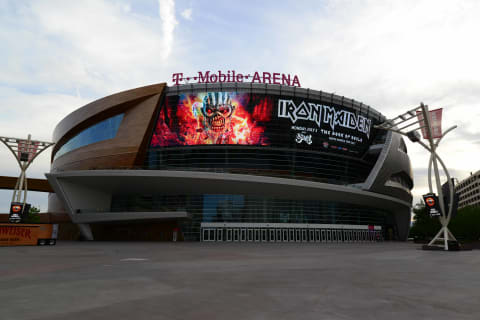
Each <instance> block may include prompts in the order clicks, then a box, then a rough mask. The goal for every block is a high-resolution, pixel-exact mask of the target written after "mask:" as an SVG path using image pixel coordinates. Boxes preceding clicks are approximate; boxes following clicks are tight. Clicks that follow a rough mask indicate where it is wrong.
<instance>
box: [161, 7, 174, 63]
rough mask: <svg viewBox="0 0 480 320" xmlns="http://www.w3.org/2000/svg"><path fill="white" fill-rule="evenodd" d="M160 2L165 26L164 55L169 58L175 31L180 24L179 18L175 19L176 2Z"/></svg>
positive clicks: (163, 25)
mask: <svg viewBox="0 0 480 320" xmlns="http://www.w3.org/2000/svg"><path fill="white" fill-rule="evenodd" d="M158 4H159V14H160V19H161V20H162V28H163V44H164V52H163V57H164V58H167V57H168V56H169V54H170V52H171V51H172V46H173V32H174V30H175V26H176V25H177V24H178V22H177V19H175V2H174V1H173V0H158Z"/></svg>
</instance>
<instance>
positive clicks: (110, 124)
mask: <svg viewBox="0 0 480 320" xmlns="http://www.w3.org/2000/svg"><path fill="white" fill-rule="evenodd" d="M123 115H124V114H123V113H122V114H118V115H116V116H113V117H111V118H108V119H106V120H103V121H102V122H99V123H96V124H94V125H93V126H91V127H89V128H87V129H85V130H83V131H82V132H80V133H79V134H77V135H76V136H74V137H73V138H72V139H70V140H69V141H67V142H66V143H65V144H64V145H63V146H61V147H60V149H58V151H57V153H56V154H55V157H54V158H53V160H56V159H57V158H58V157H60V156H62V155H64V154H65V153H67V152H70V151H73V150H75V149H78V148H81V147H84V146H87V145H89V144H92V143H95V142H100V141H104V140H108V139H113V138H115V136H116V135H117V131H118V128H119V127H120V123H121V122H122V119H123Z"/></svg>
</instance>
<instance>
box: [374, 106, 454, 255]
mask: <svg viewBox="0 0 480 320" xmlns="http://www.w3.org/2000/svg"><path fill="white" fill-rule="evenodd" d="M440 112H441V109H438V110H433V111H429V110H428V106H427V105H425V104H423V103H421V104H420V106H418V107H416V108H414V109H411V110H409V111H407V112H405V113H404V114H401V115H399V116H397V117H396V118H393V119H391V120H387V121H385V122H383V123H381V124H379V125H376V126H375V128H377V129H382V130H389V131H393V132H396V133H399V134H401V135H404V136H407V137H408V138H409V139H410V141H412V142H418V143H419V144H420V145H421V146H422V147H424V148H425V149H427V150H428V152H430V160H429V163H428V188H429V190H430V193H434V192H433V181H432V180H433V179H432V166H433V172H434V176H435V187H436V190H437V194H438V200H439V201H438V202H439V209H440V216H439V219H440V223H441V224H442V228H441V229H440V231H439V232H438V233H437V234H436V235H435V237H434V238H433V239H432V241H430V243H429V244H428V245H429V246H433V245H435V243H436V242H437V241H442V240H443V247H444V249H445V250H448V241H449V240H454V241H456V239H455V237H454V236H453V234H452V233H451V232H450V230H448V224H449V222H450V219H451V217H452V212H453V207H454V204H453V203H454V186H453V181H452V179H451V178H450V174H449V172H448V170H447V167H446V166H445V163H444V162H443V161H442V159H441V158H440V156H439V155H438V153H437V151H436V150H437V148H438V145H439V144H440V141H441V140H442V138H443V137H444V136H445V135H446V134H447V133H449V132H450V131H452V130H454V129H455V128H456V127H457V126H452V127H450V128H448V129H447V130H446V131H445V132H443V133H442V131H441V125H440V123H441V113H440ZM439 113H440V114H439ZM432 118H433V120H432ZM434 118H437V119H434ZM432 122H433V123H432ZM418 130H421V131H422V134H423V137H424V138H425V139H427V140H428V145H427V144H425V143H424V142H422V141H421V137H420V134H419V132H418ZM439 163H440V165H441V166H442V169H443V172H444V174H445V176H446V178H447V181H448V188H449V201H448V204H449V205H447V203H445V201H444V198H443V191H442V183H441V180H440V172H439V170H438V164H439ZM447 206H448V208H447ZM447 210H448V211H447Z"/></svg>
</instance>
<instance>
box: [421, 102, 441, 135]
mask: <svg viewBox="0 0 480 320" xmlns="http://www.w3.org/2000/svg"><path fill="white" fill-rule="evenodd" d="M442 110H443V109H442V108H439V109H435V110H431V111H430V112H429V117H430V119H429V120H430V126H431V127H432V136H433V139H436V138H441V137H442ZM417 118H418V120H419V121H420V126H422V127H423V126H425V122H424V121H423V114H422V111H417ZM422 136H423V139H429V137H428V130H427V128H422Z"/></svg>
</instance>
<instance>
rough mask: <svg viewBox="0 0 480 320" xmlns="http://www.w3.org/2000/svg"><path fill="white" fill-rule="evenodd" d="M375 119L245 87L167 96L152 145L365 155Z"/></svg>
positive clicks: (340, 108) (349, 110) (346, 110)
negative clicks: (232, 90) (251, 91)
mask: <svg viewBox="0 0 480 320" xmlns="http://www.w3.org/2000/svg"><path fill="white" fill-rule="evenodd" d="M371 130H372V120H371V119H370V118H368V117H367V116H366V115H365V114H359V113H358V111H354V110H352V109H349V108H346V107H339V106H333V105H326V104H325V103H320V102H318V101H315V100H309V99H306V98H292V97H286V96H276V95H262V94H253V93H245V92H204V93H189V94H181V95H176V96H167V97H166V98H165V101H164V103H163V105H162V107H161V109H160V113H159V116H158V121H157V123H156V127H155V131H154V134H153V137H152V140H151V144H150V147H174V146H196V145H250V146H272V147H286V148H298V149H308V150H317V151H333V152H340V153H344V154H348V155H353V156H355V155H357V156H358V155H362V154H363V153H364V152H365V151H366V149H367V148H368V145H369V144H370V142H371V137H372V134H371Z"/></svg>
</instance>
